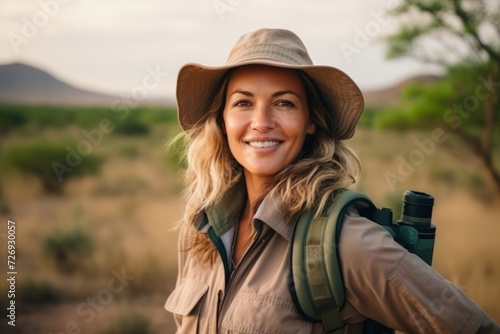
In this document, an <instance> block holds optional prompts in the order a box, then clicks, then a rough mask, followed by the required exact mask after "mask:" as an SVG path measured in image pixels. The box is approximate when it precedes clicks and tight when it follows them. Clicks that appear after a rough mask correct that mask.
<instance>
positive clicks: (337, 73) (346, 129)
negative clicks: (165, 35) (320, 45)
mask: <svg viewBox="0 0 500 334" xmlns="http://www.w3.org/2000/svg"><path fill="white" fill-rule="evenodd" d="M245 65H266V66H273V67H280V68H286V69H295V70H302V71H303V72H304V73H306V74H307V75H308V76H309V77H310V78H311V79H312V80H313V81H314V82H315V83H316V86H317V88H318V89H319V91H320V92H319V93H320V95H321V97H322V99H323V101H324V103H325V104H326V105H325V107H326V109H327V110H328V112H332V113H333V114H334V119H335V120H336V122H337V124H335V126H334V127H335V129H336V132H337V133H336V134H335V135H336V137H337V138H338V139H348V138H351V137H352V136H353V134H354V131H355V128H356V124H357V122H358V120H359V118H360V116H361V113H362V112H363V106H364V102H363V95H362V93H361V91H360V89H359V87H358V86H357V85H356V83H354V81H353V80H352V79H351V78H350V77H349V76H348V75H347V74H345V73H344V72H343V71H341V70H339V69H338V68H335V67H331V66H322V65H290V64H284V63H281V62H277V61H272V60H267V59H266V60H254V61H248V62H240V63H238V64H232V65H224V66H218V67H210V66H204V65H201V64H198V63H187V64H185V65H184V66H183V67H182V68H181V69H180V70H179V74H178V76H177V92H176V97H177V115H178V120H179V124H180V126H181V128H182V129H183V130H189V129H190V128H192V127H193V126H194V125H195V124H196V123H198V122H199V120H200V119H201V118H202V117H203V115H204V114H205V113H206V112H207V108H208V106H209V105H210V103H211V99H212V98H213V96H214V94H215V93H216V91H217V89H219V87H218V85H219V83H220V80H221V79H222V77H223V76H224V74H225V73H226V72H227V71H228V70H230V69H232V68H236V67H241V66H245Z"/></svg>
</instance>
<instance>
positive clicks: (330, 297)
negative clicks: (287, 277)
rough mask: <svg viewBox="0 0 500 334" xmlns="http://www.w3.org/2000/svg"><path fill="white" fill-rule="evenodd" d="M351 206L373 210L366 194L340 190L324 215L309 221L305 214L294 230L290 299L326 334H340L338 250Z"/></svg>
mask: <svg viewBox="0 0 500 334" xmlns="http://www.w3.org/2000/svg"><path fill="white" fill-rule="evenodd" d="M352 205H355V206H356V208H358V210H371V209H376V207H375V205H374V204H373V203H372V201H371V200H370V199H369V198H368V197H367V196H366V195H364V194H362V193H359V192H355V191H352V190H347V189H345V190H344V189H343V190H341V191H338V192H336V193H335V194H334V196H333V198H332V204H331V206H330V207H329V208H328V210H327V211H326V214H325V215H321V216H320V217H316V218H314V219H313V216H314V213H313V210H311V211H308V212H305V213H304V214H303V215H301V217H300V218H299V220H298V222H297V225H296V227H295V232H294V238H293V245H292V282H291V283H292V288H291V291H292V296H293V297H294V300H295V302H296V304H297V309H298V310H299V312H301V313H302V315H303V316H304V317H305V318H306V319H308V320H311V321H318V320H320V321H321V322H322V323H323V326H324V327H325V330H326V333H342V332H343V326H344V324H343V323H342V320H341V318H340V309H341V308H342V306H343V305H344V301H345V295H344V284H343V280H342V270H341V263H340V258H339V254H338V250H339V237H340V230H341V228H342V223H343V221H344V216H345V214H346V212H347V210H348V209H349V208H350V207H351V206H352Z"/></svg>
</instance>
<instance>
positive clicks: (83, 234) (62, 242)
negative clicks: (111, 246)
mask: <svg viewBox="0 0 500 334" xmlns="http://www.w3.org/2000/svg"><path fill="white" fill-rule="evenodd" d="M93 246H94V241H93V238H92V235H90V234H89V233H88V232H87V231H86V230H85V229H84V228H82V227H81V226H80V225H77V224H75V225H73V226H71V227H69V228H67V229H61V228H58V229H56V230H54V232H53V233H52V234H51V235H48V236H46V237H45V238H44V240H43V252H44V254H45V255H46V256H47V257H48V258H50V259H52V260H53V261H54V263H55V265H56V267H57V268H58V269H59V270H60V271H62V272H65V273H71V272H73V271H75V270H76V269H77V268H78V267H79V266H81V265H82V263H83V261H84V260H85V259H86V258H88V257H89V256H90V255H91V254H92V251H93V248H94V247H93Z"/></svg>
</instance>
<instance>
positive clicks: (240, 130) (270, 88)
mask: <svg viewBox="0 0 500 334" xmlns="http://www.w3.org/2000/svg"><path fill="white" fill-rule="evenodd" d="M223 119H224V132H225V134H226V135H227V139H228V142H229V148H230V150H231V153H232V154H233V156H234V158H235V159H236V161H238V163H239V164H240V165H241V166H242V167H243V169H244V172H245V177H246V178H247V180H248V179H249V178H250V177H257V178H259V179H264V180H265V181H270V180H271V179H272V178H273V177H274V176H275V175H276V174H277V173H279V172H280V171H282V170H283V169H284V168H285V167H287V166H288V165H289V164H290V163H291V162H292V161H293V160H294V159H295V158H296V157H297V156H298V155H299V153H300V151H301V149H302V146H303V144H304V140H305V137H306V135H307V134H313V133H314V132H315V130H316V128H315V125H314V124H313V123H312V122H311V119H310V115H309V109H308V105H307V96H306V94H305V91H304V86H303V84H302V81H301V79H300V77H299V74H298V73H297V72H295V71H293V70H287V69H279V68H275V67H268V66H259V65H251V66H245V67H240V68H238V69H236V70H234V72H233V73H232V74H231V76H230V78H229V82H228V86H227V91H226V103H225V106H224V113H223Z"/></svg>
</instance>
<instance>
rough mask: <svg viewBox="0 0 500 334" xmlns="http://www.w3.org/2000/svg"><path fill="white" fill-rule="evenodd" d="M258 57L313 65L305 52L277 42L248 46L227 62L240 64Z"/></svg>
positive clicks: (292, 63) (228, 63)
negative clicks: (288, 47) (285, 46)
mask: <svg viewBox="0 0 500 334" xmlns="http://www.w3.org/2000/svg"><path fill="white" fill-rule="evenodd" d="M301 54H302V55H301ZM257 59H266V60H272V61H278V62H281V63H285V64H289V65H312V61H311V59H310V58H309V57H308V56H307V54H305V52H303V51H300V50H291V49H287V48H284V47H282V46H280V45H276V44H257V45H254V46H250V47H246V48H245V49H244V52H241V53H238V52H236V53H235V54H233V55H231V56H230V57H229V58H228V60H227V62H226V64H227V65H231V64H238V63H243V62H247V61H251V60H257Z"/></svg>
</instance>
